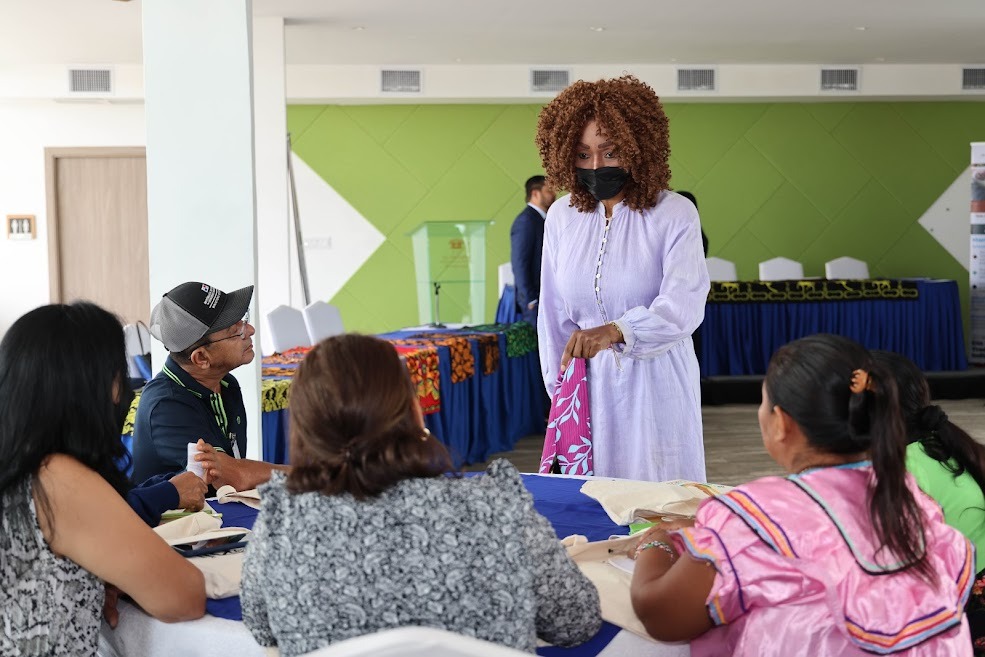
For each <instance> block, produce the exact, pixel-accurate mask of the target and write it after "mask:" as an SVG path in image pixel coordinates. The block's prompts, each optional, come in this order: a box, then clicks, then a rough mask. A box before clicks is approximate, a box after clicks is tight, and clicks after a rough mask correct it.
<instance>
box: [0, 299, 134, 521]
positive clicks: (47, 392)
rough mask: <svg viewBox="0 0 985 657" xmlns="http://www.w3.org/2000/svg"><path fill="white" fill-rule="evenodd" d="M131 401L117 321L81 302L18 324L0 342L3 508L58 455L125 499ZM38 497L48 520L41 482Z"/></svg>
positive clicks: (39, 310) (52, 308) (34, 312)
mask: <svg viewBox="0 0 985 657" xmlns="http://www.w3.org/2000/svg"><path fill="white" fill-rule="evenodd" d="M114 395H115V396H114ZM131 398H132V396H131V394H129V386H128V385H127V363H126V349H125V347H124V342H123V327H122V326H121V325H120V321H119V320H118V319H117V318H116V317H115V316H114V315H112V314H110V313H109V312H107V311H105V310H103V309H102V308H100V307H99V306H97V305H95V304H92V303H88V302H76V303H73V304H69V305H65V304H55V305H50V306H42V307H40V308H37V309H35V310H32V311H31V312H29V313H27V314H26V315H24V316H23V317H21V318H20V319H18V320H17V321H16V322H14V324H13V326H11V327H10V329H9V330H8V331H7V333H6V335H5V336H4V338H3V341H2V342H0V504H2V503H3V497H4V494H5V493H7V492H8V491H9V490H11V489H12V488H13V487H15V486H18V485H20V484H21V483H22V482H23V481H24V479H25V477H28V476H32V475H35V474H37V472H38V469H39V468H40V467H41V464H42V463H43V462H44V460H45V459H46V458H47V457H48V456H50V455H52V454H66V455H68V456H71V457H73V458H75V459H76V460H78V461H79V462H81V463H82V464H84V465H86V466H88V467H89V468H92V469H93V470H95V471H96V472H97V473H98V474H99V475H101V476H102V477H103V479H105V480H106V481H107V482H108V483H109V484H110V485H111V486H112V487H113V488H115V489H116V490H117V491H118V492H119V493H120V494H121V495H124V494H126V492H127V490H128V489H129V484H128V482H127V478H126V475H125V474H124V472H125V470H126V469H127V467H128V466H129V463H130V461H129V459H130V456H129V454H128V453H127V451H126V448H125V447H124V446H123V442H122V441H121V439H120V432H121V430H122V426H123V423H122V412H123V411H125V407H126V406H129V400H130V399H131ZM35 491H36V493H37V495H38V498H39V501H40V502H41V509H40V510H41V511H43V512H45V513H46V514H47V513H48V512H50V508H49V507H48V502H47V497H46V496H45V494H44V490H43V489H42V488H41V487H39V486H38V484H37V482H35Z"/></svg>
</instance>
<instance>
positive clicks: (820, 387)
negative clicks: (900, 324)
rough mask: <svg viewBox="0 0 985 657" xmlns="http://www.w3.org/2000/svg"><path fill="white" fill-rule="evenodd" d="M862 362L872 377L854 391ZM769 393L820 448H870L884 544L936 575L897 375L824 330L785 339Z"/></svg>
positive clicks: (875, 515)
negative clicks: (912, 476) (909, 476)
mask: <svg viewBox="0 0 985 657" xmlns="http://www.w3.org/2000/svg"><path fill="white" fill-rule="evenodd" d="M855 370H864V371H865V372H866V373H867V374H868V378H869V385H868V387H867V388H866V389H863V390H861V391H860V392H852V390H851V387H850V386H851V382H852V377H853V373H854V372H855ZM766 394H767V395H768V396H769V399H770V401H771V402H772V403H773V404H774V405H776V406H779V407H780V408H782V409H783V410H784V411H785V412H786V413H787V414H788V415H789V416H790V417H791V418H793V420H794V421H795V422H796V423H797V425H798V426H799V427H800V429H801V430H802V431H803V432H804V435H805V436H806V437H807V440H808V441H809V442H810V444H811V445H812V446H813V447H814V448H816V449H817V450H818V451H821V452H827V453H830V454H856V453H858V452H869V454H870V455H871V458H872V469H873V470H874V471H875V486H874V487H873V488H872V489H871V491H870V493H869V514H870V516H871V518H872V524H873V527H874V528H875V531H876V536H877V538H878V539H879V542H880V543H881V544H882V546H883V547H884V548H887V549H888V550H889V551H890V552H892V553H893V554H894V555H895V556H896V557H897V558H899V559H902V560H903V561H904V562H905V563H908V564H912V566H913V567H915V568H916V569H917V571H918V572H919V573H920V574H921V575H923V576H924V577H925V578H927V579H928V580H931V579H932V573H931V572H930V565H929V563H928V562H927V560H926V559H925V556H926V554H925V551H924V550H923V545H924V541H923V513H922V512H921V511H920V507H919V506H917V502H916V500H915V499H914V497H913V494H912V493H911V492H910V489H909V487H908V486H907V485H906V438H905V428H904V425H903V418H902V414H901V412H900V405H899V398H898V394H897V389H896V381H895V378H894V377H893V376H892V374H891V373H890V372H889V371H888V370H887V369H886V368H884V367H883V366H881V365H880V364H879V363H877V362H876V361H875V360H874V359H873V358H872V356H871V355H870V354H869V352H868V351H866V349H865V348H864V347H862V346H861V345H860V344H858V343H857V342H854V341H853V340H849V339H848V338H844V337H841V336H837V335H826V334H818V335H812V336H809V337H806V338H801V339H800V340H795V341H794V342H791V343H790V344H787V345H785V346H783V347H781V348H780V349H779V350H777V352H776V353H775V354H773V358H772V359H771V360H770V366H769V370H768V371H767V373H766Z"/></svg>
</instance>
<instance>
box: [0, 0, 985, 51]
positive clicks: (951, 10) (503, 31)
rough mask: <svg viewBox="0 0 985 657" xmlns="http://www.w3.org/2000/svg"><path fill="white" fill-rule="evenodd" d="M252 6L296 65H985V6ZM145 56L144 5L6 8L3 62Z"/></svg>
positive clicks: (606, 0)
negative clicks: (280, 33) (273, 19)
mask: <svg viewBox="0 0 985 657" xmlns="http://www.w3.org/2000/svg"><path fill="white" fill-rule="evenodd" d="M202 1H203V2H206V0H202ZM253 6H254V14H255V15H257V16H284V17H285V18H286V20H287V25H288V27H287V37H286V42H287V63H288V64H387V65H428V64H451V65H454V64H465V65H468V64H537V65H562V64H670V63H674V62H677V63H681V64H716V63H720V64H737V63H748V64H758V63H762V64H797V63H820V64H873V63H883V62H885V63H890V64H897V63H898V64H914V63H927V64H933V63H953V64H980V63H985V47H983V45H982V43H983V38H985V0H938V1H937V2H931V0H827V2H817V1H815V2H806V1H804V0H540V1H539V2H538V1H537V0H498V1H497V2H484V1H483V0H254V3H253ZM593 27H596V28H598V27H601V28H604V30H603V31H593V30H592V29H591V28H593ZM857 28H865V29H864V30H862V29H857ZM140 59H141V47H140V2H139V0H132V1H130V2H118V1H114V0H0V66H4V65H12V64H45V63H49V64H66V63H72V64H89V63H103V64H109V63H120V64H123V63H139V62H140Z"/></svg>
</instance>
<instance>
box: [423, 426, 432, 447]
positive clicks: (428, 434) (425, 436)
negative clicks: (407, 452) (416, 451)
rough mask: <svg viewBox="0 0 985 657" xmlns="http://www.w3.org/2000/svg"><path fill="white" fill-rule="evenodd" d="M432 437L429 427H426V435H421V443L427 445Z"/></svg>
mask: <svg viewBox="0 0 985 657" xmlns="http://www.w3.org/2000/svg"><path fill="white" fill-rule="evenodd" d="M430 437H431V430H430V429H428V428H427V427H424V433H423V434H421V442H425V443H426V442H427V441H428V438H430Z"/></svg>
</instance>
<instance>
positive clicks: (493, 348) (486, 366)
mask: <svg viewBox="0 0 985 657" xmlns="http://www.w3.org/2000/svg"><path fill="white" fill-rule="evenodd" d="M453 335H454V336H455V337H456V338H465V339H466V340H475V341H476V342H478V343H479V354H480V356H481V357H482V373H483V374H484V375H485V376H489V375H490V374H492V373H493V372H495V371H496V370H498V369H499V336H498V335H496V334H495V333H466V332H462V331H455V332H454V333H453ZM413 337H415V338H422V339H424V340H440V339H444V338H447V337H448V334H447V333H418V334H417V335H415V336H413Z"/></svg>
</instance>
